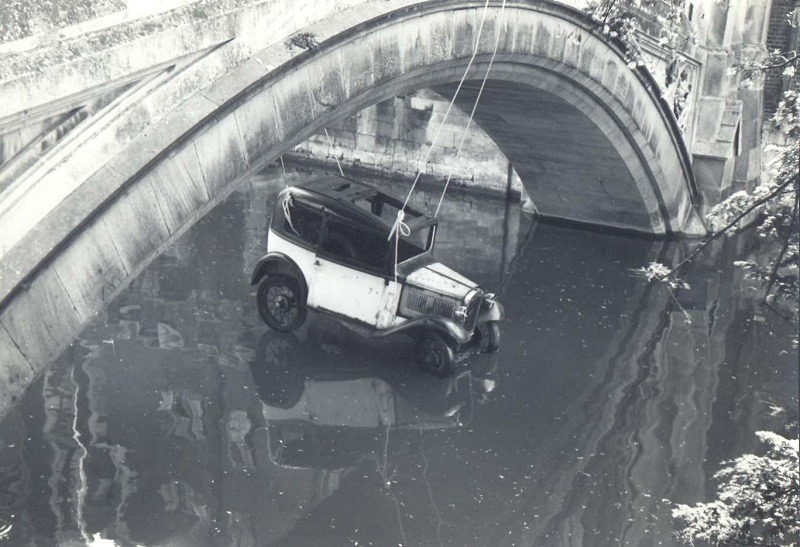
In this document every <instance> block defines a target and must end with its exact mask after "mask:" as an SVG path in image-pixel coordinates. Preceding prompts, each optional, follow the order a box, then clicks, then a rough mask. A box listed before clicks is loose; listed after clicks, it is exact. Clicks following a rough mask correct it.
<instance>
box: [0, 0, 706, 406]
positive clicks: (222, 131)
mask: <svg viewBox="0 0 800 547" xmlns="http://www.w3.org/2000/svg"><path fill="white" fill-rule="evenodd" d="M391 5H392V3H390V2H387V3H382V2H377V3H375V4H372V6H373V8H375V10H376V13H375V15H376V16H377V17H376V18H375V19H372V20H370V21H365V22H364V23H362V24H361V25H357V26H355V27H353V25H352V22H350V21H347V22H346V21H338V22H336V21H334V22H330V23H329V24H327V25H323V26H319V27H318V28H317V30H318V33H317V34H318V36H319V38H320V45H319V46H318V47H317V48H314V49H313V50H309V51H305V52H297V51H294V52H292V51H288V52H287V48H286V47H285V46H284V45H283V44H278V45H276V46H273V47H271V48H269V49H268V50H265V51H264V52H262V53H261V54H259V55H256V56H255V57H254V58H252V59H251V60H250V61H248V62H246V63H244V64H242V65H240V66H239V67H237V68H235V69H234V70H232V71H231V72H229V73H228V74H227V75H226V76H225V77H223V78H221V79H220V80H218V81H217V82H215V83H214V84H213V85H211V86H209V87H208V88H207V89H205V90H204V91H203V92H201V93H200V94H198V95H196V96H194V97H193V98H192V99H190V100H188V101H186V103H184V104H183V105H181V106H179V107H178V108H177V110H176V111H175V112H174V113H173V114H172V115H171V116H170V117H169V118H165V119H163V120H160V121H158V122H156V123H154V124H153V125H152V126H151V127H150V128H148V130H147V132H146V133H147V134H145V135H143V136H142V137H141V138H140V139H139V140H138V141H135V142H134V143H133V144H132V145H130V146H128V147H127V148H126V149H123V150H121V151H120V152H119V153H118V154H117V155H116V156H114V157H113V158H112V159H111V160H109V161H108V162H107V163H106V164H105V166H104V167H103V168H101V169H100V170H99V171H98V172H97V173H96V174H95V175H94V176H95V177H108V178H109V179H113V180H111V182H110V183H108V184H109V185H114V184H115V185H116V187H115V190H114V191H113V192H109V196H108V198H107V199H106V200H105V201H103V202H102V204H100V205H98V206H97V207H96V209H95V210H93V211H92V212H91V214H89V215H87V217H86V218H85V219H84V220H82V221H81V222H80V224H79V226H78V228H77V229H75V230H73V231H72V232H71V233H70V234H68V235H65V237H64V239H63V240H62V241H61V242H60V243H58V244H57V245H56V246H55V248H53V249H52V250H51V251H50V252H49V253H48V254H47V257H46V259H45V260H43V261H42V263H40V264H39V265H38V266H37V267H36V268H35V270H33V271H32V272H31V273H29V274H28V275H27V276H26V277H25V278H24V280H23V281H24V283H23V282H20V283H19V286H18V287H16V288H15V289H14V290H12V291H11V292H9V293H7V294H4V295H3V297H4V299H3V303H2V310H0V355H3V357H4V359H5V362H6V367H5V368H4V369H3V370H2V372H0V394H3V393H13V392H14V390H15V389H16V390H17V392H18V391H19V389H20V388H22V387H24V386H26V385H27V384H28V383H29V382H30V380H31V379H32V377H33V375H34V374H35V373H36V372H37V371H38V370H40V369H41V367H42V366H44V365H45V364H46V363H47V362H49V361H50V360H51V359H52V358H54V357H55V356H56V355H58V353H60V352H61V351H62V349H63V347H64V346H65V345H66V344H67V343H69V342H70V341H71V340H72V338H73V336H74V335H75V334H77V332H78V331H79V330H80V328H82V326H83V325H84V324H85V323H86V321H88V320H89V318H91V317H92V316H93V315H94V314H95V313H96V312H97V311H98V310H100V309H102V306H103V305H104V303H105V302H107V301H108V300H110V299H111V298H113V297H114V296H116V295H117V294H118V293H119V292H120V291H121V290H122V289H123V288H124V287H125V286H126V285H127V283H128V281H129V280H131V279H132V278H133V277H135V276H136V275H138V274H139V273H140V272H141V271H142V270H143V269H144V268H145V267H146V266H147V265H148V264H149V263H150V262H151V261H152V260H153V259H154V258H155V257H156V256H158V254H159V253H161V252H163V250H164V249H165V248H166V247H167V246H168V245H169V244H170V243H171V242H172V241H174V240H175V239H176V238H177V237H178V236H179V235H180V234H181V233H183V232H184V231H185V230H186V229H187V228H188V227H189V226H191V225H192V224H193V223H194V222H196V221H197V220H198V219H199V218H200V217H202V216H203V215H204V214H205V213H206V212H207V211H208V210H210V209H211V208H212V207H213V206H214V205H215V204H216V203H218V202H219V201H221V200H222V199H223V198H224V197H226V196H227V195H229V194H230V192H231V191H233V189H234V188H235V187H236V185H237V183H238V182H240V181H242V180H244V178H245V177H247V176H248V175H249V174H251V173H253V172H256V171H257V170H259V169H260V168H261V167H263V166H264V165H266V164H267V163H269V162H271V161H273V160H274V159H276V158H277V157H278V156H279V155H281V154H283V153H286V152H288V151H289V150H290V149H291V148H293V147H294V146H295V145H297V144H298V143H300V142H302V141H303V140H305V139H307V138H308V137H309V136H311V135H312V134H314V133H316V132H319V131H321V130H322V129H323V128H324V127H326V126H327V125H328V124H330V123H331V121H332V120H335V119H338V118H341V117H344V116H348V115H351V114H353V113H355V112H357V111H359V110H361V109H363V108H365V107H367V106H370V105H372V104H375V103H377V102H379V101H381V100H384V99H387V98H390V97H394V96H397V95H398V94H401V93H403V92H404V91H409V90H414V89H419V88H423V87H431V88H437V87H439V86H443V87H444V88H448V86H452V84H453V82H456V81H458V79H459V78H460V77H461V76H462V74H463V73H464V69H465V67H466V65H467V62H468V59H469V57H470V55H471V53H472V48H473V43H474V39H475V38H476V36H477V29H478V26H479V21H480V17H481V11H482V2H481V3H478V2H465V1H463V0H462V1H458V0H435V1H431V2H422V3H418V4H414V5H412V6H410V7H406V8H403V9H401V10H398V11H395V12H392V13H388V14H387V13H381V12H380V9H384V10H385V9H387V8H385V7H384V8H380V6H389V7H391ZM376 6H378V7H376ZM501 16H502V19H501ZM498 28H499V29H500V30H499V32H500V47H499V53H498V55H497V58H496V59H495V64H494V67H493V69H492V80H491V81H490V83H489V88H488V89H489V91H490V93H489V94H488V95H487V96H486V97H484V99H483V100H482V103H483V104H484V106H486V105H488V106H492V105H495V106H496V108H495V109H494V110H493V109H491V108H488V109H484V110H481V111H480V113H479V115H478V122H479V123H481V125H482V127H483V128H484V129H485V130H486V131H487V132H489V133H490V134H493V135H494V136H495V138H496V139H497V142H498V144H499V145H500V147H501V148H502V149H503V150H504V152H505V153H506V154H507V156H508V157H509V158H510V159H511V161H512V162H513V163H514V164H515V165H516V166H517V169H518V172H519V173H520V175H521V177H522V179H523V183H524V184H525V186H526V189H527V190H528V192H529V193H530V194H531V195H532V197H533V199H534V201H536V202H537V205H538V206H539V207H540V208H541V209H542V212H543V213H545V214H553V215H555V216H564V217H566V218H572V219H574V220H583V221H588V222H597V223H600V224H609V225H612V226H618V227H625V228H632V229H637V230H641V231H646V232H651V233H670V232H672V233H690V234H693V233H699V232H701V231H702V229H703V228H702V224H701V223H699V221H697V219H696V217H695V213H694V208H693V201H694V195H695V193H694V186H693V180H692V175H691V171H690V167H689V161H688V154H687V153H686V151H685V149H684V147H683V144H682V141H681V137H680V135H679V134H678V133H677V129H676V126H675V124H674V120H672V119H671V114H670V113H669V112H668V111H666V109H665V108H666V107H665V106H664V105H663V104H662V103H661V102H660V101H659V100H658V99H657V98H656V95H655V91H654V90H653V89H649V88H648V86H651V85H654V84H652V81H651V80H648V78H647V77H646V75H643V74H642V73H640V72H639V71H633V70H630V69H629V68H628V67H627V66H626V64H625V61H624V60H623V57H622V56H621V54H620V52H619V51H618V50H616V49H615V48H614V47H613V46H612V45H610V44H608V43H607V42H606V41H605V40H604V39H603V38H601V37H598V36H596V35H595V34H593V33H592V31H591V27H590V25H589V24H588V23H587V21H586V20H585V18H584V16H583V15H582V14H580V13H578V12H575V11H574V10H571V9H570V8H566V7H564V6H560V5H556V4H550V3H547V2H533V1H530V2H517V3H514V4H509V7H508V8H507V9H506V10H505V11H504V12H502V13H501V10H500V8H499V5H498V4H493V5H492V7H491V8H490V10H489V16H488V17H487V20H486V24H485V26H484V32H483V34H482V36H481V37H480V40H479V55H478V57H477V58H476V62H475V63H474V64H473V66H472V70H471V72H470V74H469V80H470V81H471V82H475V81H476V80H479V79H480V78H482V76H483V72H484V70H485V67H486V66H487V64H488V62H489V59H490V54H491V51H492V49H493V46H494V38H495V32H496V31H497V29H498ZM576 36H579V37H580V40H577V39H575V37H576ZM568 37H573V39H567V38H568ZM474 89H475V84H474V83H472V84H470V85H469V86H468V87H467V89H466V90H465V92H464V96H463V100H464V101H468V99H469V96H470V93H474ZM501 94H502V95H504V96H506V97H513V98H514V99H515V100H518V101H519V102H518V103H514V104H513V108H512V107H511V106H509V104H510V103H509V101H502V100H501V98H500V95H501ZM509 108H511V110H509ZM514 109H516V110H514ZM465 110H467V111H468V110H469V108H465ZM521 114H527V115H528V116H529V118H528V119H529V120H533V121H535V124H534V123H531V124H527V123H526V122H524V121H523V120H524V117H522V118H521V117H520V115H521ZM176 120H179V121H180V123H179V124H178V125H180V126H182V127H183V126H185V127H187V128H188V129H186V130H185V131H182V133H180V134H175V127H174V126H175V124H176ZM536 124H538V127H540V128H541V127H542V126H544V125H546V126H547V127H548V130H547V131H546V132H535V131H533V132H532V131H528V130H527V129H525V130H524V128H525V127H533V126H535V125H536ZM548 124H549V125H548ZM565 124H573V125H572V126H571V127H569V128H567V127H564V125H565ZM542 141H549V142H550V146H549V148H547V149H546V150H545V149H544V148H543V142H542ZM156 143H157V144H156ZM537 145H538V149H537V150H536V151H534V152H532V151H531V150H532V147H536V146H537ZM567 145H570V146H572V147H573V150H575V151H574V152H571V151H570V150H567V149H565V147H566V146H567ZM586 157H588V158H591V159H593V160H594V161H595V162H596V164H595V167H591V168H590V167H587V166H585V165H580V162H578V161H577V160H578V159H581V158H586ZM572 158H574V159H575V160H576V161H575V162H571V161H570V160H571V159H572ZM615 175H616V176H615ZM104 180H105V179H104ZM578 201H580V203H581V205H580V206H578V205H576V204H577V203H578ZM571 203H572V204H573V208H572V209H570V204H571ZM570 211H571V212H570ZM576 211H577V212H576ZM41 318H48V319H47V320H46V321H42V320H41ZM9 386H16V387H9ZM5 406H7V404H6V402H3V404H0V407H5Z"/></svg>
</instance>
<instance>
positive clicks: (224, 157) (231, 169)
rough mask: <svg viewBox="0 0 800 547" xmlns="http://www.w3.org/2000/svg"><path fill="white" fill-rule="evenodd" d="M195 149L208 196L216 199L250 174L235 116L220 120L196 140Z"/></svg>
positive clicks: (229, 115) (231, 114)
mask: <svg viewBox="0 0 800 547" xmlns="http://www.w3.org/2000/svg"><path fill="white" fill-rule="evenodd" d="M194 148H195V150H196V152H197V158H198V159H199V160H200V169H201V170H202V172H203V179H204V180H205V183H206V188H207V189H208V195H209V196H212V197H213V196H215V195H216V194H217V192H219V191H220V190H221V189H222V188H223V187H224V186H227V185H228V184H230V183H231V182H233V181H234V180H235V179H236V178H237V177H238V176H239V175H241V174H242V173H244V172H245V171H246V170H247V158H246V157H245V154H244V148H243V145H242V138H241V135H240V133H239V126H238V124H237V123H236V116H235V115H234V114H233V113H230V114H227V115H226V116H224V117H222V118H218V119H217V120H216V121H215V123H214V124H212V125H211V126H210V127H208V128H207V129H206V131H204V132H203V133H202V134H200V135H198V136H197V137H195V138H194Z"/></svg>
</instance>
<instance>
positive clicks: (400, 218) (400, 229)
mask: <svg viewBox="0 0 800 547" xmlns="http://www.w3.org/2000/svg"><path fill="white" fill-rule="evenodd" d="M505 2H506V0H503V6H504V7H505ZM488 12H489V0H486V3H484V5H483V15H482V16H481V23H480V26H479V27H478V35H477V36H476V37H475V46H474V47H473V48H472V56H471V57H470V58H469V62H468V63H467V68H466V69H465V70H464V74H463V75H462V76H461V80H459V82H458V87H456V91H455V93H453V97H452V98H451V99H450V103H449V104H448V105H447V110H446V111H445V113H444V117H442V121H441V122H440V123H439V127H438V128H437V129H436V133H435V134H434V136H433V140H432V141H431V145H430V146H429V147H428V151H427V152H426V153H425V157H424V158H423V159H421V160H420V163H419V169H418V170H417V175H416V176H415V177H414V182H413V183H412V184H411V188H410V189H409V191H408V195H406V199H405V201H403V206H402V207H400V210H399V211H397V218H396V219H395V221H394V224H393V225H392V229H391V230H390V231H389V237H388V238H387V241H388V240H391V239H392V237H394V238H395V241H394V280H395V282H397V275H398V272H397V259H398V255H399V248H400V236H404V237H408V236H409V235H411V229H410V228H409V227H408V224H406V223H405V222H404V220H405V216H406V215H405V208H406V206H407V205H408V201H409V200H410V199H411V194H413V193H414V189H415V188H416V186H417V183H418V182H419V178H420V176H422V170H423V169H424V168H425V166H426V165H427V164H428V160H429V159H430V157H431V152H432V151H433V147H434V146H436V142H437V141H438V140H439V135H440V134H441V132H442V129H443V128H444V125H445V123H446V122H447V118H448V116H450V111H451V110H452V109H453V105H454V104H455V102H456V98H457V97H458V94H459V92H460V91H461V88H462V87H463V86H464V82H465V81H466V79H467V75H468V74H469V70H470V69H471V68H472V63H473V62H475V57H477V55H478V46H479V45H480V42H481V34H482V33H483V25H484V23H485V22H486V15H487V14H488ZM498 40H499V29H498ZM495 52H497V45H496V44H495ZM492 58H494V54H492ZM473 112H474V109H473ZM325 134H326V135H327V134H328V131H327V129H326V130H325ZM328 139H330V137H328ZM336 164H337V165H338V164H339V161H338V160H337V161H336ZM339 170H340V171H341V167H339ZM342 176H344V175H342ZM440 205H441V201H440ZM437 212H438V208H437Z"/></svg>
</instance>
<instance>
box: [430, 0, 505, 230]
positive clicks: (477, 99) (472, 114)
mask: <svg viewBox="0 0 800 547" xmlns="http://www.w3.org/2000/svg"><path fill="white" fill-rule="evenodd" d="M505 10H506V0H503V4H502V6H501V7H500V19H501V24H500V25H498V26H497V32H496V33H495V40H494V50H493V51H492V57H491V58H490V59H489V66H488V67H486V74H484V75H483V81H482V82H481V87H480V89H478V96H477V97H475V104H473V105H472V112H470V113H469V120H467V127H466V129H465V130H464V133H462V135H461V142H460V143H458V148H457V149H456V155H455V156H453V158H457V157H458V155H459V154H460V153H461V149H462V148H463V147H464V142H465V141H466V140H467V135H468V134H469V128H470V126H471V125H472V119H473V118H474V117H475V111H476V110H477V109H478V103H479V102H480V100H481V95H483V88H484V87H486V80H488V79H489V72H491V70H492V64H494V58H495V56H496V55H497V48H498V47H499V45H500V29H501V28H502V27H503V24H504V23H505V19H504V15H505ZM451 178H453V171H452V170H451V171H450V173H448V174H447V181H446V182H445V183H444V189H443V190H442V196H441V197H440V198H439V204H438V205H437V206H436V212H435V213H434V214H433V216H434V217H436V218H438V217H439V209H441V208H442V202H443V201H444V196H445V194H446V193H447V188H448V187H449V186H450V179H451Z"/></svg>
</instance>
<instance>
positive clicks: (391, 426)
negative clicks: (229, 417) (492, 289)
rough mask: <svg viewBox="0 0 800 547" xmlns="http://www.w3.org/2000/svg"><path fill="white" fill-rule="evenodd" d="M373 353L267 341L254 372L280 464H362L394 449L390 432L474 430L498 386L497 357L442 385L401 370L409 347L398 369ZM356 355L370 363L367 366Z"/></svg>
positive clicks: (275, 338)
mask: <svg viewBox="0 0 800 547" xmlns="http://www.w3.org/2000/svg"><path fill="white" fill-rule="evenodd" d="M326 348H327V350H326ZM370 349H375V348H365V347H361V348H359V349H358V350H357V351H350V352H346V353H345V352H338V353H337V352H336V351H332V350H331V349H330V347H329V346H326V345H325V344H319V343H314V342H311V341H309V340H305V341H301V340H300V339H299V338H298V337H297V336H296V335H294V334H285V335H276V334H274V333H266V334H264V335H263V336H262V337H261V339H260V340H259V342H258V347H257V350H256V356H255V360H254V361H253V362H252V363H251V367H250V368H251V372H252V374H253V377H254V380H255V382H256V386H257V389H258V392H259V395H260V397H261V398H262V400H263V401H264V403H265V407H264V415H265V418H266V420H267V431H268V435H269V441H268V445H269V448H268V451H269V454H270V459H272V460H273V463H275V464H278V465H280V466H282V467H305V468H317V469H342V468H345V467H349V466H353V465H356V464H358V463H359V462H360V461H363V460H364V459H369V458H370V457H374V455H375V454H376V453H378V452H379V451H381V450H383V449H384V444H386V446H387V447H388V445H389V443H388V436H389V434H390V431H391V435H392V437H393V438H394V439H396V440H398V441H399V440H400V439H401V438H402V437H403V431H410V432H412V433H415V434H416V435H418V432H419V431H421V430H430V429H445V428H452V427H458V426H460V425H463V424H464V423H468V422H469V421H470V420H471V419H472V414H473V412H474V405H475V404H476V402H481V401H482V400H483V399H485V397H486V396H487V394H488V393H489V392H490V391H492V390H493V389H494V387H495V383H494V379H493V378H494V369H495V368H496V360H495V359H496V356H495V355H480V356H476V359H474V361H476V364H474V365H472V366H467V367H464V370H463V371H462V372H460V373H459V374H458V375H456V376H453V377H450V378H436V377H431V376H420V375H418V374H413V373H412V372H411V371H410V370H409V367H408V366H398V364H399V363H398V362H401V361H402V360H403V357H402V348H401V349H400V351H396V352H393V354H394V355H395V359H396V360H397V361H398V362H389V363H386V362H385V361H386V357H385V352H382V351H380V349H377V350H376V351H374V352H373V353H374V356H375V359H374V360H372V359H370V357H371V356H372V355H371V352H370ZM353 355H356V357H366V361H367V364H366V366H365V365H364V363H359V362H354V360H353ZM370 361H374V362H370ZM400 444H403V443H400ZM396 446H397V443H393V447H396ZM406 449H407V448H406Z"/></svg>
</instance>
